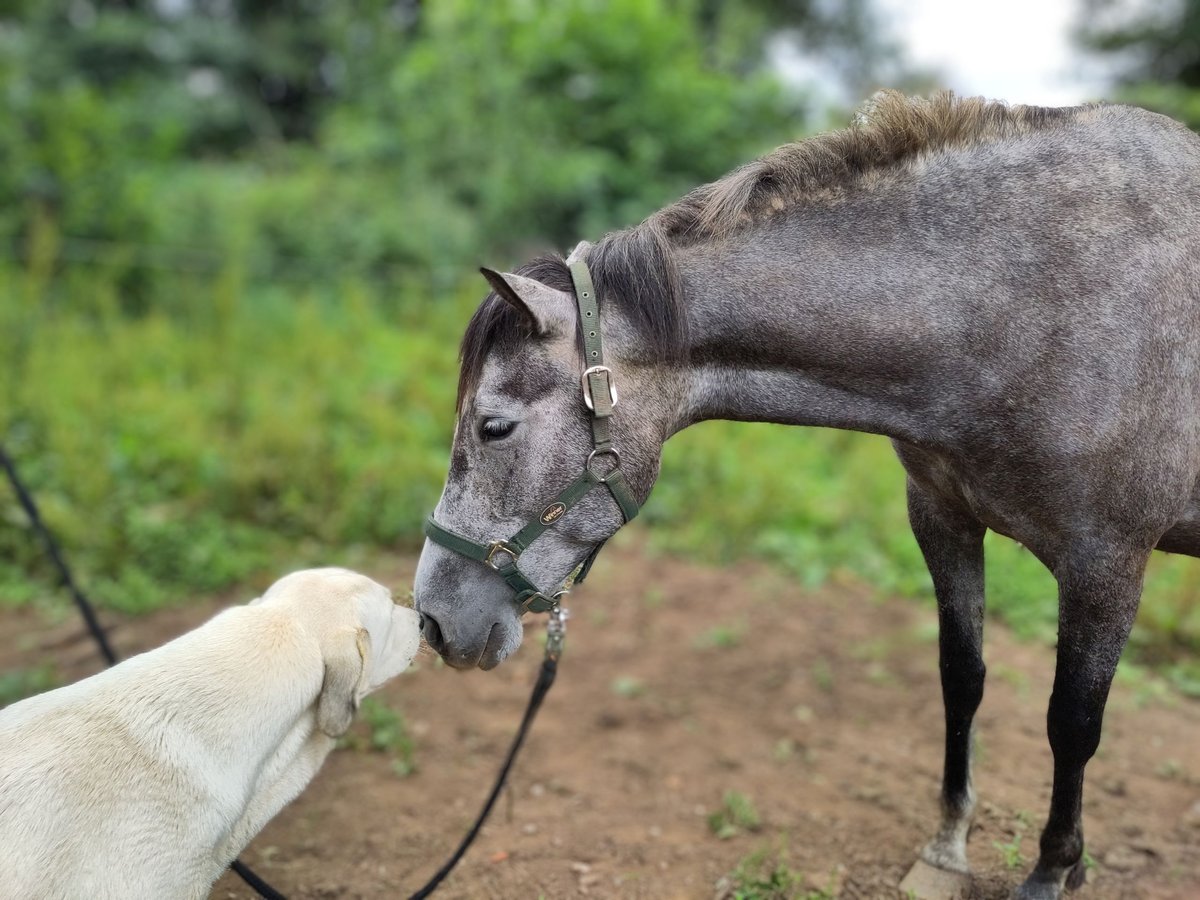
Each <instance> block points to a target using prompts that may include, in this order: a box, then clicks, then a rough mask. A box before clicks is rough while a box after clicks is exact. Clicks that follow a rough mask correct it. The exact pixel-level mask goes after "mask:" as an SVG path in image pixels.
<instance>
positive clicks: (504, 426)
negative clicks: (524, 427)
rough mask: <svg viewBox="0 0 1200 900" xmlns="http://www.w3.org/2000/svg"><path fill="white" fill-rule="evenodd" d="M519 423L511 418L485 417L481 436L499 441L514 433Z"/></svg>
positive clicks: (480, 428)
mask: <svg viewBox="0 0 1200 900" xmlns="http://www.w3.org/2000/svg"><path fill="white" fill-rule="evenodd" d="M516 427H517V423H516V422H514V421H512V420H511V419H484V420H483V424H482V425H480V426H479V436H480V437H481V438H482V439H483V440H485V441H499V440H503V439H504V438H506V437H508V436H509V435H510V434H512V433H513V429H514V428H516Z"/></svg>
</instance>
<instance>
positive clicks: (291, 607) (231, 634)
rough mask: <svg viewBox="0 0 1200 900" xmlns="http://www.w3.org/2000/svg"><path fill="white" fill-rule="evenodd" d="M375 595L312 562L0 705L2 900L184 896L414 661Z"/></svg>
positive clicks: (380, 591) (405, 638)
mask: <svg viewBox="0 0 1200 900" xmlns="http://www.w3.org/2000/svg"><path fill="white" fill-rule="evenodd" d="M418 643H419V637H418V617H417V615H416V613H414V612H413V611H412V610H410V609H406V608H404V607H400V606H396V605H395V604H394V603H393V602H392V600H391V596H390V593H389V592H388V590H387V589H386V588H384V587H383V586H382V585H379V584H376V583H375V582H373V581H371V580H370V579H368V578H366V577H364V576H362V575H358V574H356V573H353V572H348V571H346V570H340V569H320V570H310V571H306V572H297V573H295V574H293V575H289V576H287V577H286V578H284V579H281V580H280V581H279V582H277V583H276V584H275V585H273V586H272V588H271V589H270V590H269V591H268V592H267V593H266V594H264V595H263V597H262V598H260V599H259V600H256V601H254V602H253V603H252V604H250V605H249V606H242V607H237V608H234V609H230V610H227V611H225V612H223V613H220V614H219V615H217V616H216V617H215V618H213V619H212V620H211V621H209V622H208V623H206V624H205V625H202V626H201V627H199V628H197V629H196V630H194V631H192V632H189V633H187V634H185V635H183V636H182V637H180V638H178V639H176V640H174V641H171V642H170V643H168V644H165V645H163V646H162V647H159V648H157V649H155V650H151V651H149V652H147V653H143V654H141V655H140V656H136V657H133V658H131V659H129V660H127V661H125V662H123V663H121V664H120V665H117V666H114V667H113V668H111V669H108V670H107V671H104V672H101V673H100V674H98V675H95V676H93V677H91V678H87V679H85V680H83V681H81V682H78V683H77V684H73V685H70V686H68V687H64V688H60V689H58V690H55V691H51V692H49V693H46V694H42V695H40V696H37V697H33V698H30V699H28V700H24V701H22V702H20V703H17V704H14V705H13V706H10V707H8V708H7V709H4V710H0V897H3V898H12V900H35V898H37V900H42V898H45V900H50V898H53V900H75V898H80V900H84V898H87V900H102V898H104V900H107V898H113V900H116V898H122V900H128V898H142V897H146V898H150V897H154V898H185V897H186V898H199V897H205V896H207V895H208V892H209V890H210V888H211V886H212V883H213V882H214V881H215V880H216V879H217V878H218V877H220V875H221V873H222V872H223V871H224V870H225V868H226V867H227V866H228V865H229V863H230V862H231V861H232V860H233V859H234V858H235V857H236V856H237V854H238V853H239V852H240V851H241V850H242V849H243V848H244V847H245V845H246V844H247V843H249V841H250V840H251V838H253V837H254V835H255V834H257V833H258V831H259V830H260V829H261V828H262V827H263V826H264V825H265V824H266V823H267V821H269V820H270V818H271V817H272V816H274V815H275V814H276V813H277V812H279V810H280V809H282V808H283V807H284V806H285V805H286V804H287V803H288V802H290V801H291V800H292V799H294V798H295V797H296V796H297V795H298V794H299V793H300V791H301V790H303V788H304V787H305V785H307V784H308V782H309V780H310V779H311V778H312V777H313V775H314V774H316V772H317V770H318V769H319V768H320V766H321V764H322V762H323V761H324V760H325V757H326V756H327V755H328V754H329V752H330V750H332V749H333V746H334V739H335V738H336V737H337V736H339V735H341V734H343V733H344V732H345V731H346V729H347V728H349V726H350V722H351V720H352V718H353V715H354V712H355V710H356V709H357V707H358V703H359V701H360V700H361V698H362V697H363V696H364V695H365V694H367V693H369V692H370V691H371V690H373V689H375V688H377V687H379V686H380V685H381V684H383V682H384V681H386V680H387V679H389V678H391V677H392V676H394V675H397V674H399V673H400V672H401V671H403V670H404V669H405V668H406V667H407V666H408V664H409V663H410V662H411V660H412V658H413V656H414V655H415V654H416V651H417V647H418Z"/></svg>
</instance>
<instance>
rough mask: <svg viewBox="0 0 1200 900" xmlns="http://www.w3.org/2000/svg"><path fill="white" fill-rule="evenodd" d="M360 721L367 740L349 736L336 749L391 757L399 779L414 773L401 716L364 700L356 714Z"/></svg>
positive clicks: (353, 734)
mask: <svg viewBox="0 0 1200 900" xmlns="http://www.w3.org/2000/svg"><path fill="white" fill-rule="evenodd" d="M359 718H360V719H361V721H362V722H363V723H364V724H365V725H366V728H367V737H366V740H365V741H364V740H363V738H362V737H361V736H360V735H359V734H358V733H356V732H350V733H349V734H347V735H345V736H344V737H342V738H341V739H340V740H339V741H338V746H339V747H344V748H348V749H351V750H369V751H371V752H374V753H385V754H387V755H388V756H390V757H391V768H392V771H393V772H395V773H396V774H397V775H399V776H400V777H401V778H404V777H407V776H408V775H411V774H412V773H413V772H415V771H416V770H417V764H416V758H415V757H416V747H415V745H414V743H413V739H412V735H411V734H409V731H408V723H407V722H406V721H405V719H404V715H403V714H402V713H401V712H399V711H398V710H395V709H392V708H391V707H390V706H388V705H387V704H385V703H384V702H383V701H381V700H376V699H375V698H374V697H367V698H366V699H364V700H363V703H362V707H361V709H360V710H359Z"/></svg>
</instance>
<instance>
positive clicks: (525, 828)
mask: <svg viewBox="0 0 1200 900" xmlns="http://www.w3.org/2000/svg"><path fill="white" fill-rule="evenodd" d="M521 831H522V832H523V833H524V834H537V833H538V827H537V826H536V825H535V824H533V823H532V822H529V823H528V824H526V825H522V826H521Z"/></svg>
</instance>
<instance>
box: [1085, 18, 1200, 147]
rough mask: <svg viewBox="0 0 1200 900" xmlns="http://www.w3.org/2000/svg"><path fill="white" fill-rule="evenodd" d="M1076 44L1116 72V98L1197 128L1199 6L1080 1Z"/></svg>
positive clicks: (1199, 118) (1199, 102)
mask: <svg viewBox="0 0 1200 900" xmlns="http://www.w3.org/2000/svg"><path fill="white" fill-rule="evenodd" d="M1080 21H1081V25H1080V28H1079V29H1078V35H1079V39H1080V41H1081V42H1082V43H1083V45H1084V46H1085V47H1087V48H1088V49H1090V50H1092V51H1093V52H1094V53H1096V54H1099V55H1106V56H1107V57H1108V60H1109V61H1110V62H1111V63H1112V64H1113V65H1114V66H1115V67H1116V68H1117V70H1118V73H1119V74H1118V84H1119V89H1118V96H1119V97H1120V99H1121V100H1124V101H1126V102H1128V103H1135V104H1137V105H1139V106H1145V107H1147V108H1149V109H1153V110H1157V111H1158V112H1161V113H1165V114H1166V115H1169V116H1173V117H1174V118H1177V119H1180V120H1181V121H1183V122H1185V123H1187V125H1188V126H1189V127H1190V128H1193V129H1194V128H1200V0H1182V2H1169V3H1167V2H1162V0H1156V2H1150V3H1145V2H1134V0H1084V2H1083V3H1082V15H1081V18H1080Z"/></svg>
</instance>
